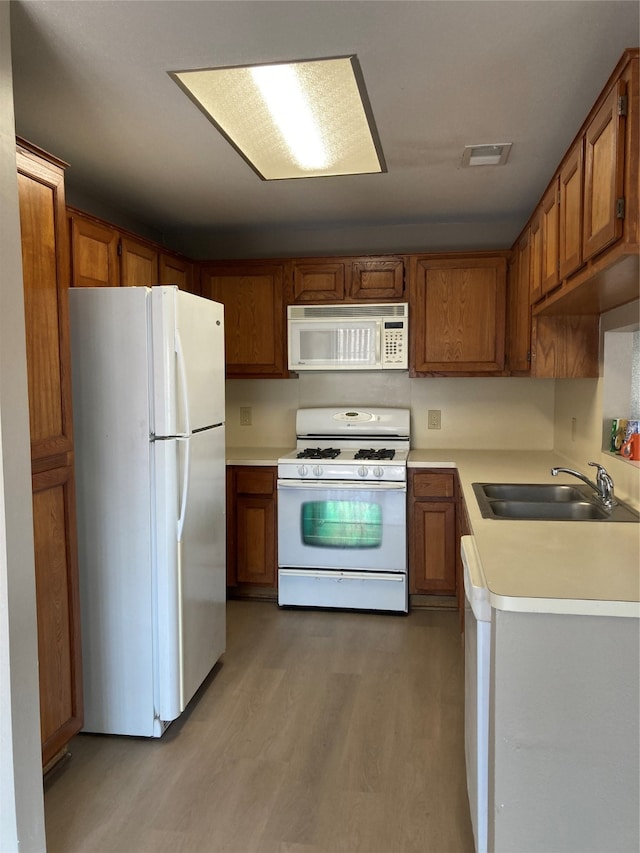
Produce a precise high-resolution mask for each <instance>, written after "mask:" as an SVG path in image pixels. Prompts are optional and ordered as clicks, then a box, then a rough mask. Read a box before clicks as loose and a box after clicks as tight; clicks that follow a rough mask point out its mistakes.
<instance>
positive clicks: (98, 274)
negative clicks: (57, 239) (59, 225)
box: [69, 211, 120, 287]
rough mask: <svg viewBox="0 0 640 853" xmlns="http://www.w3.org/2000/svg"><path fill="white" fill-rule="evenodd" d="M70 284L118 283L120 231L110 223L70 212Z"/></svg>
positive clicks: (116, 285) (102, 284) (113, 284)
mask: <svg viewBox="0 0 640 853" xmlns="http://www.w3.org/2000/svg"><path fill="white" fill-rule="evenodd" d="M69 226H70V227H69V230H70V236H71V286H72V287H118V285H119V284H120V257H119V254H118V246H119V242H120V235H119V233H118V231H116V230H115V229H114V228H111V227H110V226H109V225H106V224H104V223H101V222H99V221H97V220H94V219H89V218H87V217H85V216H82V215H81V214H79V213H77V212H76V211H70V212H69Z"/></svg>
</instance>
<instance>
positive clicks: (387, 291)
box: [291, 255, 404, 303]
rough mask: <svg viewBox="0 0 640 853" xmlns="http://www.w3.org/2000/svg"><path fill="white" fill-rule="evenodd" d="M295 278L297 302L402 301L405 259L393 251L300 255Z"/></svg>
mask: <svg viewBox="0 0 640 853" xmlns="http://www.w3.org/2000/svg"><path fill="white" fill-rule="evenodd" d="M291 280H292V292H293V301H294V302H295V303H301V302H302V303H304V302H311V303H313V302H316V303H318V302H363V301H365V302H367V301H370V302H385V301H392V300H395V301H401V300H402V299H403V298H404V260H403V258H400V257H397V256H390V255H382V256H379V257H355V258H296V259H294V260H292V261H291Z"/></svg>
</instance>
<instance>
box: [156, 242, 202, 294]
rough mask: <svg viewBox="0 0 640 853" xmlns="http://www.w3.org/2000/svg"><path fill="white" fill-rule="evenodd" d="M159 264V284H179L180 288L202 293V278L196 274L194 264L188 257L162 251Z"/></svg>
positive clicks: (189, 291)
mask: <svg viewBox="0 0 640 853" xmlns="http://www.w3.org/2000/svg"><path fill="white" fill-rule="evenodd" d="M158 266H159V269H158V283H159V284H177V285H178V287H179V288H180V290H186V291H187V292H188V293H195V294H196V296H199V295H200V280H199V278H198V277H197V276H196V275H194V270H193V264H192V263H191V262H190V261H188V260H187V259H186V258H181V257H178V256H177V255H170V254H168V253H167V252H161V253H160V256H159V258H158Z"/></svg>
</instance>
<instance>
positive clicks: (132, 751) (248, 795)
mask: <svg viewBox="0 0 640 853" xmlns="http://www.w3.org/2000/svg"><path fill="white" fill-rule="evenodd" d="M463 681H464V677H463V653H462V646H461V642H460V635H459V629H458V616H457V614H456V613H455V612H452V611H424V610H423V611H414V612H412V613H411V614H410V615H409V616H408V617H403V616H394V615H381V614H367V613H349V612H344V611H343V612H328V611H308V610H279V609H278V608H277V606H276V605H274V604H269V603H264V602H248V601H244V602H243V601H231V602H229V605H228V642H227V652H226V654H225V656H224V658H223V661H222V662H221V663H220V664H218V665H217V667H216V668H215V670H214V672H213V674H212V676H211V677H210V678H209V679H208V680H207V682H206V683H205V684H204V685H203V687H202V689H201V690H200V691H199V693H198V694H197V696H196V697H194V700H193V701H192V702H191V704H190V705H189V708H188V709H187V711H186V712H185V714H183V716H182V717H181V718H180V720H178V721H176V722H175V723H173V724H172V725H171V726H170V728H169V729H168V730H167V732H166V734H165V735H164V737H163V738H162V739H160V740H143V739H137V738H119V737H112V736H95V735H79V736H77V737H76V738H75V739H74V740H73V741H72V743H71V753H72V758H71V760H70V761H68V762H67V764H66V766H65V767H64V768H63V769H61V770H59V771H57V773H56V774H54V776H53V778H51V779H50V780H48V782H47V786H46V793H45V810H46V827H47V841H48V850H49V853H69V851H100V853H111V851H113V853H138V851H150V853H414V851H415V853H471V851H473V838H472V832H471V823H470V818H469V809H468V805H467V795H466V784H465V772H464V735H463Z"/></svg>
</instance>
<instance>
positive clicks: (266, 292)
mask: <svg viewBox="0 0 640 853" xmlns="http://www.w3.org/2000/svg"><path fill="white" fill-rule="evenodd" d="M200 283H201V292H202V295H203V296H206V297H207V298H209V299H213V300H215V301H216V302H222V304H223V305H224V308H225V310H224V315H225V316H224V324H225V353H226V370H227V374H226V375H227V378H233V377H247V376H254V377H270V378H282V377H284V376H287V366H286V365H287V359H286V342H285V335H284V314H285V305H284V262H276V261H274V262H269V261H259V262H251V261H237V262H226V263H225V262H223V263H220V264H217V263H214V264H204V265H203V266H202V267H201V270H200Z"/></svg>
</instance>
